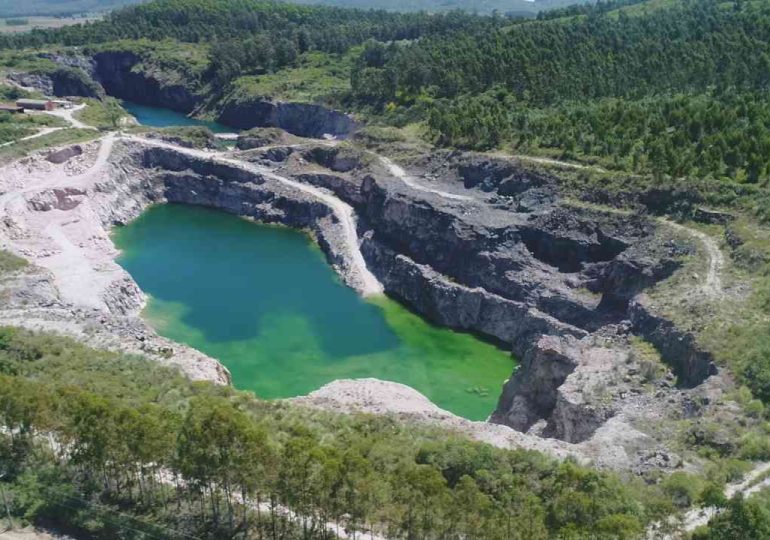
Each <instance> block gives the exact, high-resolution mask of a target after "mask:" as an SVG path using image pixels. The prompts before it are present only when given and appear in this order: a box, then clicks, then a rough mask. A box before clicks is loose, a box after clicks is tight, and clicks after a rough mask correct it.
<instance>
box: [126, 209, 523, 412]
mask: <svg viewBox="0 0 770 540" xmlns="http://www.w3.org/2000/svg"><path fill="white" fill-rule="evenodd" d="M114 240H115V243H116V245H117V246H118V247H119V248H120V249H121V250H122V251H123V253H122V255H121V257H120V259H119V263H120V264H121V265H122V266H123V267H124V268H125V269H126V270H127V271H128V272H129V273H130V274H131V275H132V276H133V277H134V279H135V280H136V281H137V283H138V284H139V286H140V287H141V288H142V289H143V290H144V291H145V292H146V293H148V295H150V297H151V299H150V302H149V304H148V307H147V309H146V311H145V317H146V320H148V322H149V323H150V324H151V325H152V326H153V327H154V328H155V329H156V330H157V331H158V332H159V333H160V334H162V335H164V336H166V337H168V338H170V339H173V340H175V341H179V342H182V343H187V344H189V345H191V346H193V347H195V348H197V349H199V350H201V351H203V352H205V353H207V354H209V355H210V356H213V357H215V358H217V359H219V360H220V361H221V362H222V363H223V364H224V365H226V366H227V368H228V369H229V370H230V371H231V373H232V376H233V383H234V385H235V386H236V387H237V388H240V389H242V390H252V391H254V393H256V394H257V395H258V396H260V397H262V398H267V399H271V398H283V397H292V396H298V395H302V394H307V393H309V392H311V391H313V390H316V389H317V388H319V387H321V386H322V385H324V384H326V383H328V382H331V381H333V380H335V379H344V378H361V377H376V378H378V379H384V380H390V381H396V382H400V383H403V384H406V385H408V386H411V387H412V388H415V389H417V390H419V391H420V392H422V393H423V394H425V395H426V396H427V397H428V398H430V399H431V401H433V402H434V403H436V404H437V405H439V406H440V407H442V408H445V409H447V410H450V411H452V412H454V413H456V414H458V415H461V416H464V417H466V418H470V419H473V420H483V419H485V418H486V417H487V416H488V415H489V414H490V413H491V412H492V410H493V409H494V407H495V404H496V402H497V397H498V396H499V394H500V389H501V386H502V384H503V381H504V380H505V379H506V378H507V377H509V376H510V374H511V371H512V369H513V366H514V364H513V360H512V359H511V357H510V355H509V354H507V353H506V352H504V351H502V350H500V349H498V348H497V347H495V346H493V345H490V344H488V343H485V342H483V341H480V340H478V339H476V338H475V337H473V336H471V335H468V334H462V333H457V332H453V331H451V330H447V329H442V328H438V327H436V326H433V325H431V324H429V323H427V322H426V321H424V320H423V319H421V318H420V317H419V316H417V315H415V314H413V313H412V312H410V311H408V310H407V309H405V308H403V307H402V306H401V305H399V304H398V303H396V302H394V301H392V300H389V299H387V298H384V297H382V298H379V299H377V300H373V301H364V300H362V299H361V298H360V297H359V296H358V295H357V294H356V293H355V292H354V291H353V290H351V289H350V288H348V287H346V286H344V285H343V284H342V283H340V281H339V280H338V279H337V276H336V274H335V273H334V272H333V270H332V269H331V268H330V267H329V265H328V264H327V263H326V261H325V259H324V257H323V254H322V253H321V251H320V250H319V249H318V248H317V247H316V246H315V244H314V243H313V242H312V241H311V240H310V239H309V238H308V237H307V236H305V235H303V234H301V233H299V232H297V231H293V230H290V229H285V228H279V227H272V226H267V225H259V224H255V223H252V222H249V221H246V220H244V219H240V218H238V217H235V216H232V215H229V214H226V213H223V212H218V211H214V210H209V209H205V208H200V207H193V206H181V205H162V206H156V207H152V208H150V209H149V210H148V211H146V212H145V213H144V214H143V215H142V216H141V217H140V218H139V219H137V220H136V221H134V222H133V223H131V224H129V225H128V226H126V227H123V228H120V229H118V230H117V231H116V232H115V234H114Z"/></svg>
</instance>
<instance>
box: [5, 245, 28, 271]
mask: <svg viewBox="0 0 770 540" xmlns="http://www.w3.org/2000/svg"><path fill="white" fill-rule="evenodd" d="M25 266H27V261H25V260H24V259H22V258H21V257H17V256H16V255H14V254H13V253H9V252H7V251H2V250H0V276H2V275H3V274H9V273H11V272H15V271H16V270H21V269H22V268H24V267H25Z"/></svg>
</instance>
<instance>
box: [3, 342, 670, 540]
mask: <svg viewBox="0 0 770 540" xmlns="http://www.w3.org/2000/svg"><path fill="white" fill-rule="evenodd" d="M0 423H2V425H3V426H5V428H6V429H5V431H4V432H3V434H2V435H1V436H0V466H2V468H3V470H4V472H5V473H6V476H5V477H4V478H3V482H5V483H6V484H5V485H6V487H7V488H8V489H9V491H10V493H11V505H12V507H13V509H14V512H16V513H17V514H19V515H26V516H27V518H28V519H30V520H32V521H37V522H47V523H48V524H49V525H51V524H54V525H57V526H61V527H64V528H65V530H71V531H75V532H83V531H84V530H89V528H90V534H91V535H93V537H97V538H114V537H115V536H114V535H116V534H117V531H119V530H120V531H121V534H129V535H132V534H133V536H129V537H136V538H141V537H146V536H142V535H141V534H145V535H149V536H151V537H160V538H167V537H171V538H175V537H180V536H185V535H193V536H198V537H211V538H224V537H231V536H232V535H233V534H234V533H235V532H237V531H246V530H253V531H254V532H256V531H261V535H262V537H267V538H294V537H295V536H294V535H295V534H296V535H297V536H299V537H302V538H323V537H325V536H326V533H325V528H324V527H323V526H322V524H323V523H325V522H328V521H335V522H339V523H344V525H345V526H346V527H347V528H348V529H349V530H351V531H355V530H358V531H360V530H362V529H365V528H370V527H375V528H376V529H378V530H380V531H382V532H384V533H387V534H388V535H389V536H393V537H404V538H471V537H473V538H490V539H492V538H508V539H510V538H526V539H528V540H533V539H538V538H548V537H554V536H556V535H561V536H568V537H571V538H587V537H606V538H616V537H617V538H630V537H633V536H636V535H638V534H640V533H641V531H642V530H643V525H644V524H645V523H647V522H648V521H649V520H651V519H653V518H655V517H658V516H660V515H662V514H665V513H668V512H670V511H672V510H673V506H672V503H671V501H670V499H669V498H668V497H667V495H665V493H664V492H663V491H661V490H659V489H657V488H655V487H647V486H644V485H643V484H642V483H641V481H630V482H629V481H626V482H624V481H621V480H620V479H619V478H617V477H615V476H614V475H612V474H608V473H603V472H597V471H593V470H590V469H588V468H585V467H581V466H578V465H576V464H575V463H572V462H564V463H558V462H556V461H553V460H550V459H548V458H546V457H544V456H543V455H542V454H538V453H536V452H527V451H503V450H498V449H495V448H492V447H491V446H488V445H484V444H480V443H474V442H471V441H469V440H467V439H464V438H462V437H458V436H454V435H451V434H449V433H446V432H442V431H434V430H430V429H427V428H421V427H418V426H407V425H403V424H399V423H396V422H394V421H393V420H392V419H388V418H383V417H379V418H376V417H370V416H353V417H346V416H335V415H330V414H326V413H320V412H313V411H310V410H304V409H298V408H294V407H290V406H287V405H282V404H271V403H266V402H261V401H258V400H256V399H255V398H253V397H252V396H250V395H246V394H240V393H238V392H236V391H234V390H231V389H229V388H222V387H217V386H215V385H211V384H201V383H190V382H189V381H187V380H185V379H184V378H182V377H181V376H180V375H179V374H178V373H176V372H174V371H173V370H169V369H166V368H162V367H160V366H159V365H158V364H156V363H153V362H149V361H145V360H142V359H138V358H130V357H121V356H118V355H115V354H112V353H105V352H98V351H93V350H90V349H87V348H85V347H83V346H80V345H77V344H75V343H73V342H71V341H69V340H66V339H63V338H59V337H52V336H51V337H49V336H44V335H33V334H30V333H28V332H24V331H19V330H12V329H7V328H6V329H0ZM244 500H248V501H250V505H249V508H246V507H245V506H244V505H243V504H241V503H242V502H243V501H244ZM286 508H290V509H291V510H292V511H293V512H295V513H296V515H293V517H292V515H289V514H287V513H286V510H285V509H286ZM118 509H120V510H121V511H118ZM126 511H128V512H129V514H128V515H129V516H131V517H130V519H129V518H127V517H126V515H127V514H126ZM118 516H122V517H121V519H118ZM300 518H304V519H300ZM126 519H129V521H126ZM131 530H134V531H135V532H134V533H132V532H131ZM136 530H138V531H139V532H140V533H141V534H136ZM169 531H171V532H174V533H175V534H169ZM292 531H295V532H292ZM180 533H181V534H180ZM111 535H112V536H111ZM597 535H598V536H597ZM121 537H124V536H121Z"/></svg>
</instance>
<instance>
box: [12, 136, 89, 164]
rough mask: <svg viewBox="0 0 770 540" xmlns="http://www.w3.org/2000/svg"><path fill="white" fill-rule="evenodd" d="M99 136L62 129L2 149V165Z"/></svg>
mask: <svg viewBox="0 0 770 540" xmlns="http://www.w3.org/2000/svg"><path fill="white" fill-rule="evenodd" d="M99 136H100V134H99V132H98V131H94V130H93V129H62V130H60V131H56V132H54V133H49V134H48V135H43V136H42V137H37V138H35V139H30V140H28V141H20V142H17V143H15V144H12V145H10V146H5V147H3V148H0V164H3V163H9V162H11V161H15V160H17V159H19V158H22V157H24V156H26V155H28V154H30V153H32V152H35V151H37V150H41V149H43V148H48V147H52V146H60V145H65V144H72V143H78V142H84V141H90V140H93V139H95V138H97V137H99Z"/></svg>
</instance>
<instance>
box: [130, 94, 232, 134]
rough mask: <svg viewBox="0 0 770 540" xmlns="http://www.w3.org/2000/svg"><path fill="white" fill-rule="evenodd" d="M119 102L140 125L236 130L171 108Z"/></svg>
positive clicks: (221, 130)
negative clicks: (191, 116)
mask: <svg viewBox="0 0 770 540" xmlns="http://www.w3.org/2000/svg"><path fill="white" fill-rule="evenodd" d="M121 104H122V105H123V108H124V109H126V111H128V112H129V113H130V114H131V115H132V116H133V117H134V118H136V121H137V122H139V124H140V125H142V126H150V127H169V126H182V127H185V126H203V127H207V128H209V129H210V130H211V131H213V132H214V133H228V132H232V131H236V130H234V129H232V128H229V127H227V126H225V125H222V124H219V123H217V122H211V121H207V120H198V119H197V118H190V117H189V116H185V115H184V114H182V113H180V112H176V111H172V110H171V109H164V108H161V107H149V106H147V105H140V104H139V103H133V102H131V101H123V102H122V103H121Z"/></svg>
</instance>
